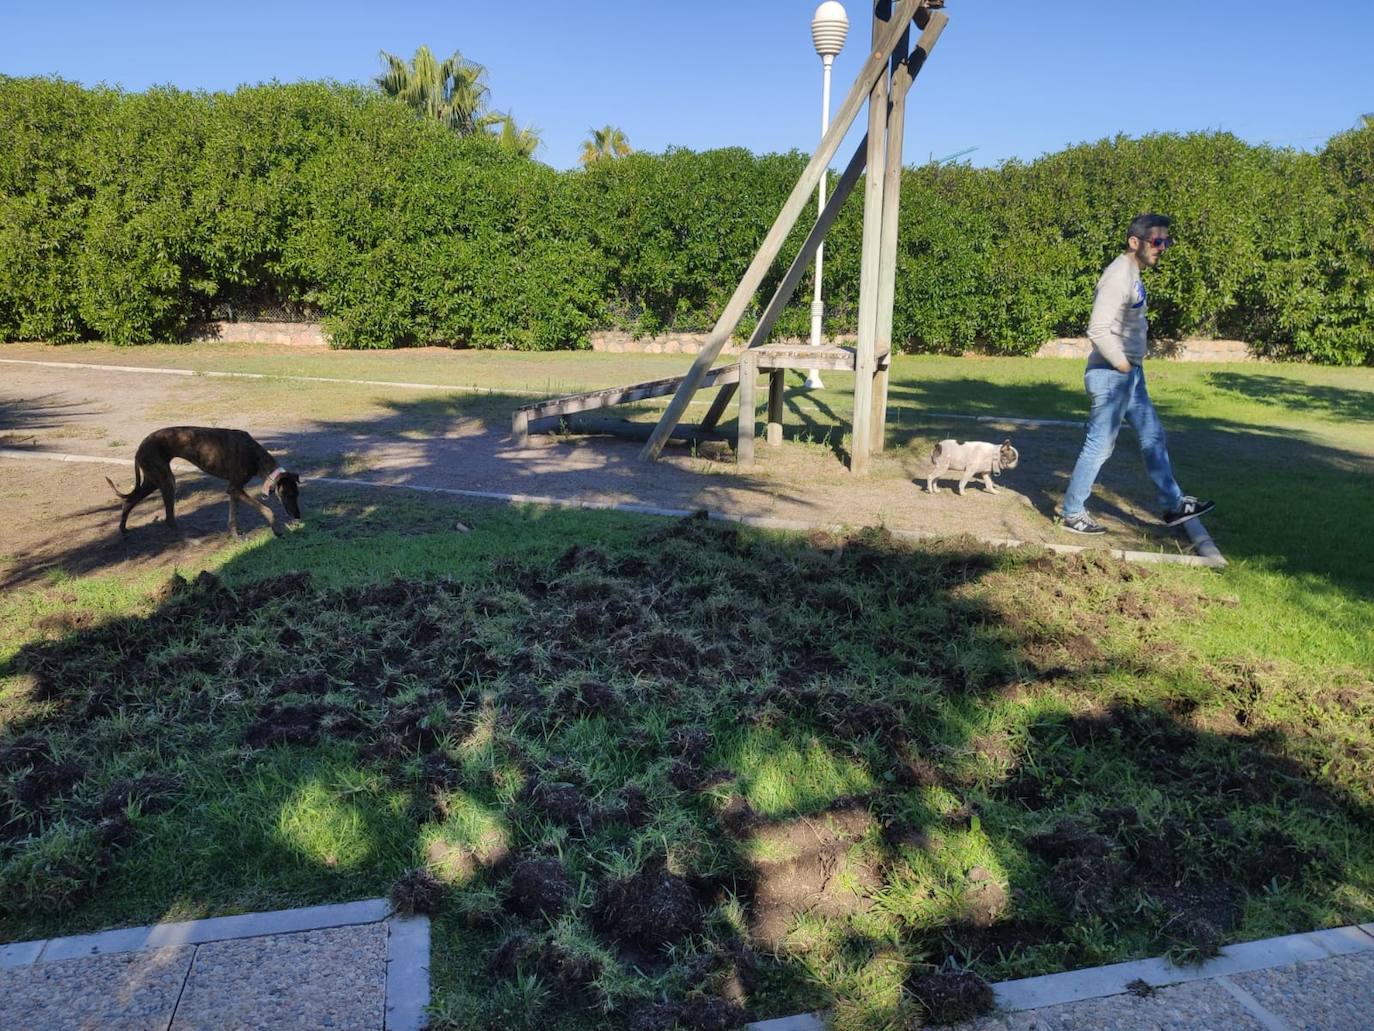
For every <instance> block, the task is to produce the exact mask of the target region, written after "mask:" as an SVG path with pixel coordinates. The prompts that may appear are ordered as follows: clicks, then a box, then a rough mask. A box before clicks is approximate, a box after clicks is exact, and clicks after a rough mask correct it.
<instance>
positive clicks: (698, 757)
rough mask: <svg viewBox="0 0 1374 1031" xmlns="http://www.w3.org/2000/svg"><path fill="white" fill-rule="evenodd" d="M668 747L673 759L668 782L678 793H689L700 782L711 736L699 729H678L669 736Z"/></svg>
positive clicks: (709, 747)
mask: <svg viewBox="0 0 1374 1031" xmlns="http://www.w3.org/2000/svg"><path fill="white" fill-rule="evenodd" d="M668 747H669V748H670V749H671V750H672V752H673V754H674V756H675V758H674V759H673V764H672V766H671V767H670V768H669V770H668V780H669V781H670V782H671V783H672V785H673V787H675V788H677V789H678V790H680V791H690V790H691V789H693V788H695V787H697V786H699V785H700V784H701V781H702V764H703V763H704V762H705V761H706V753H707V752H709V751H710V749H711V735H710V733H709V732H707V731H706V730H704V729H702V728H700V727H678V728H677V729H676V730H674V731H673V732H672V734H671V735H669V738H668Z"/></svg>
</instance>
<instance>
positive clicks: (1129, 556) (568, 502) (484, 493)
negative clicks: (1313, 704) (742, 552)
mask: <svg viewBox="0 0 1374 1031" xmlns="http://www.w3.org/2000/svg"><path fill="white" fill-rule="evenodd" d="M0 458H13V459H18V460H20V461H25V460H29V461H32V460H40V461H56V462H101V463H104V464H106V465H122V466H126V467H127V466H128V464H129V463H128V462H127V460H125V459H117V458H97V457H93V456H90V455H65V454H59V453H57V452H53V451H21V450H17V449H15V448H0ZM188 468H193V467H188ZM306 479H307V480H308V481H310V482H314V483H331V484H334V485H335V486H340V487H370V488H375V489H378V490H410V491H415V492H417V493H420V494H443V495H446V496H448V497H457V498H472V499H474V500H478V501H495V502H499V503H502V504H508V505H544V506H547V507H549V508H571V509H584V510H588V511H605V512H627V513H631V514H633V515H653V516H666V517H668V518H673V519H680V518H683V517H685V516H689V515H693V514H695V513H696V512H697V511H699V510H698V509H690V508H659V507H655V506H653V505H633V504H629V503H625V502H614V501H580V500H577V499H575V498H553V497H547V496H545V495H540V494H505V493H501V492H499V491H489V490H461V489H459V488H457V487H429V486H426V485H424V484H419V483H379V482H377V481H376V480H353V479H343V478H339V477H334V476H314V475H307V476H306ZM707 516H708V517H709V518H711V519H717V520H721V521H723V522H730V523H740V524H742V525H745V526H754V527H758V528H759V529H762V530H786V531H788V532H793V533H807V532H810V531H812V530H828V531H830V532H832V533H838V532H840V531H842V530H843V529H844V527H843V526H842V525H840V524H838V523H806V522H800V521H798V520H792V519H775V518H772V517H769V516H742V515H731V514H730V513H728V512H707ZM1193 522H1197V520H1193ZM892 534H893V536H895V537H901V538H903V539H905V540H911V541H922V540H931V539H934V538H938V537H942V536H948V534H939V533H928V532H922V531H918V530H892ZM974 540H977V541H979V542H981V543H983V544H988V545H991V546H992V547H997V548H1020V547H1024V546H1029V547H1035V548H1047V549H1049V550H1050V551H1053V552H1056V553H1058V554H1061V555H1077V554H1079V553H1080V552H1084V551H1089V550H1092V549H1089V548H1085V547H1081V546H1079V545H1076V544H1058V543H1055V542H1053V541H1021V540H1016V539H1014V538H1010V537H974ZM1207 540H1208V541H1211V537H1208V538H1207ZM1104 550H1107V554H1109V555H1111V556H1112V557H1113V558H1119V559H1123V560H1125V561H1127V562H1142V563H1164V564H1169V565H1178V566H1202V567H1206V568H1219V567H1221V566H1224V565H1226V559H1225V558H1223V557H1222V555H1221V552H1220V551H1219V550H1217V549H1216V546H1215V544H1213V545H1212V550H1213V551H1214V552H1215V554H1214V555H1212V556H1208V555H1173V554H1169V553H1167V552H1162V551H1126V550H1122V549H1120V548H1111V549H1104Z"/></svg>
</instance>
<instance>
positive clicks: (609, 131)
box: [577, 125, 634, 167]
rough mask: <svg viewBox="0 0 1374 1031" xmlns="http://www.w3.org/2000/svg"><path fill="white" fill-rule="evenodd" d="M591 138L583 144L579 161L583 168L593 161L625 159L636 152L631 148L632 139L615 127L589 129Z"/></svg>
mask: <svg viewBox="0 0 1374 1031" xmlns="http://www.w3.org/2000/svg"><path fill="white" fill-rule="evenodd" d="M588 132H590V133H591V136H590V137H589V138H588V139H586V140H585V141H583V143H582V156H581V157H579V158H578V159H577V160H578V161H579V162H581V163H582V165H583V167H585V166H587V165H590V164H591V163H592V162H593V161H602V160H605V159H607V158H623V157H626V156H627V155H629V154H633V153H634V151H633V150H632V149H631V148H630V139H629V137H628V136H626V135H625V134H624V133H623V132H621V131H620V130H619V129H617V128H616V127H615V126H613V125H606V126H602V127H601V128H600V129H589V130H588Z"/></svg>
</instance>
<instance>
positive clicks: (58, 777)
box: [14, 759, 86, 809]
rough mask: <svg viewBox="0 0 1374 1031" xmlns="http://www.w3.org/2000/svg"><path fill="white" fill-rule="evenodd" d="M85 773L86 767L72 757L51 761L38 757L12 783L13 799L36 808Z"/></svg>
mask: <svg viewBox="0 0 1374 1031" xmlns="http://www.w3.org/2000/svg"><path fill="white" fill-rule="evenodd" d="M85 775H86V768H85V767H84V766H82V765H81V764H80V763H79V762H76V761H75V760H72V759H62V760H58V761H53V760H51V759H40V760H39V761H37V762H35V763H34V764H33V766H32V768H31V769H30V770H29V772H28V773H26V774H24V776H22V777H20V778H19V779H18V780H17V781H15V784H14V800H15V801H16V802H18V803H19V804H20V805H22V806H26V807H27V808H29V809H37V808H39V807H40V806H42V805H44V804H45V803H47V802H48V801H50V800H51V799H53V798H55V797H57V796H58V795H61V794H64V793H65V792H66V791H68V790H69V789H70V788H71V787H72V785H74V784H75V783H76V782H77V781H79V780H80V779H81V778H82V777H84V776H85Z"/></svg>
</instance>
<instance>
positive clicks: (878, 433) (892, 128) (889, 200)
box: [872, 10, 949, 451]
mask: <svg viewBox="0 0 1374 1031" xmlns="http://www.w3.org/2000/svg"><path fill="white" fill-rule="evenodd" d="M921 14H923V15H925V17H924V18H922V17H920V16H919V15H918V16H917V18H916V24H917V25H918V26H920V27H921V28H922V29H924V30H925V31H923V32H922V33H921V37H920V39H918V40H917V41H916V49H915V50H914V51H912V52H911V55H910V56H909V57H908V56H907V46H906V37H905V36H903V38H902V40H901V42H900V43H898V44H897V49H896V50H894V51H893V54H892V60H893V67H892V103H891V106H890V107H889V108H888V119H887V168H886V171H885V172H884V175H883V235H882V244H881V252H882V264H881V265H880V269H881V277H880V280H879V283H878V331H877V353H878V354H879V355H880V356H881V355H882V354H884V353H888V354H889V355H890V353H891V351H892V307H893V302H894V300H895V297H896V291H897V236H898V231H899V226H900V218H899V216H900V212H901V204H902V141H903V137H904V136H905V131H906V95H907V92H908V91H909V90H910V89H911V84H912V83H913V82H914V81H915V79H916V76H917V75H919V74H921V68H922V67H923V66H924V65H925V61H926V58H927V57H929V56H930V52H931V50H933V49H934V48H935V42H936V40H938V39H939V38H940V33H941V32H943V31H944V29H945V26H946V25H947V24H948V23H949V17H948V16H947V15H946V14H945V13H944V12H943V11H929V10H926V11H922V12H921ZM923 22H924V24H922V23H923ZM899 55H900V56H899ZM888 361H889V364H888V366H887V367H886V368H884V367H883V365H882V362H881V361H880V362H879V363H878V373H877V379H876V380H875V382H874V389H873V439H872V445H873V450H874V451H882V450H883V447H884V445H885V444H886V440H885V437H886V429H887V382H888V376H889V375H890V373H891V358H890V357H889V360H888Z"/></svg>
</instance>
